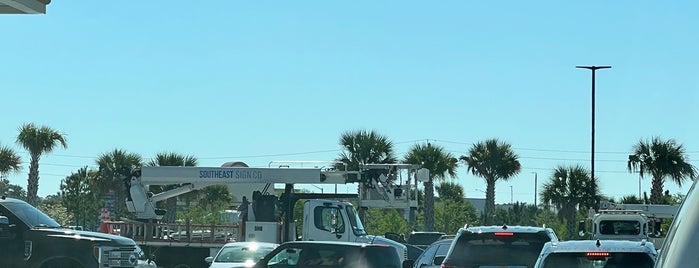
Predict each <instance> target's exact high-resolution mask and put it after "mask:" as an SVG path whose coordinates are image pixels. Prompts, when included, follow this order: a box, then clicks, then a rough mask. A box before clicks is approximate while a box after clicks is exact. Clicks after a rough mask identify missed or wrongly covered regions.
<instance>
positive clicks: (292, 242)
mask: <svg viewBox="0 0 699 268" xmlns="http://www.w3.org/2000/svg"><path fill="white" fill-rule="evenodd" d="M288 244H293V245H337V246H351V247H389V248H390V246H387V245H380V244H366V243H357V242H340V241H289V242H284V243H283V244H282V245H288Z"/></svg>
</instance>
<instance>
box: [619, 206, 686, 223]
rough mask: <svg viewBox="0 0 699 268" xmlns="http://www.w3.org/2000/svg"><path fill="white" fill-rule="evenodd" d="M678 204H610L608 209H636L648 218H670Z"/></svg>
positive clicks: (672, 216) (675, 212)
mask: <svg viewBox="0 0 699 268" xmlns="http://www.w3.org/2000/svg"><path fill="white" fill-rule="evenodd" d="M679 208H680V206H679V205H646V204H610V206H609V208H608V209H613V210H637V211H641V212H642V213H643V214H645V215H646V216H647V217H649V218H659V219H671V218H674V217H675V215H677V211H678V210H679Z"/></svg>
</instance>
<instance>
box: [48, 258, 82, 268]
mask: <svg viewBox="0 0 699 268" xmlns="http://www.w3.org/2000/svg"><path fill="white" fill-rule="evenodd" d="M41 268H85V267H84V266H82V265H81V264H80V263H78V262H76V261H74V260H70V259H58V260H51V261H49V262H47V263H44V264H43V265H41Z"/></svg>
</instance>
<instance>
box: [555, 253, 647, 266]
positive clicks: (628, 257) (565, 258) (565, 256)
mask: <svg viewBox="0 0 699 268" xmlns="http://www.w3.org/2000/svg"><path fill="white" fill-rule="evenodd" d="M587 267H604V268H652V267H653V260H652V259H651V258H650V257H649V256H648V255H647V254H644V253H622V252H619V253H610V254H609V256H601V257H588V256H587V253H554V254H551V255H549V256H548V257H547V258H546V259H545V260H544V268H587Z"/></svg>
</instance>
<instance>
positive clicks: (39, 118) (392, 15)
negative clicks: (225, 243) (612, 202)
mask: <svg viewBox="0 0 699 268" xmlns="http://www.w3.org/2000/svg"><path fill="white" fill-rule="evenodd" d="M135 3H136V2H127V3H124V2H115V1H111V2H110V1H84V0H75V1H54V2H52V3H51V4H50V5H49V6H48V9H47V14H45V15H2V16H1V17H0V27H1V28H2V38H3V40H2V42H0V51H2V57H1V58H2V61H1V62H2V64H0V74H2V75H1V77H2V79H1V80H0V81H2V86H0V88H1V89H2V91H1V92H2V95H1V96H2V97H0V98H2V107H3V111H4V113H3V116H1V117H0V144H2V145H10V146H12V147H13V148H15V149H16V150H17V151H18V152H20V154H21V156H22V157H23V160H24V162H25V163H24V165H23V166H24V169H23V171H22V172H21V173H20V174H13V175H10V176H9V177H8V178H9V179H10V181H11V182H12V183H14V184H19V185H21V186H23V187H26V177H27V172H28V162H29V157H28V155H27V153H26V152H25V151H24V150H23V149H22V148H20V147H19V146H18V145H16V144H15V139H16V136H17V133H18V130H17V129H18V128H19V126H21V125H22V124H23V123H25V122H34V123H36V124H41V125H48V126H50V127H52V128H55V129H58V130H60V131H62V132H64V133H65V134H66V136H67V138H68V144H69V145H68V149H65V150H64V149H57V150H56V151H55V152H54V153H52V154H49V155H47V156H45V157H44V158H42V159H41V162H40V163H41V165H40V174H41V180H40V184H39V195H40V196H46V195H49V194H55V193H56V192H58V190H59V188H58V187H59V184H60V180H61V179H63V178H64V177H65V176H67V175H69V174H70V173H71V172H73V171H75V170H77V169H78V168H80V167H83V166H86V165H87V166H91V167H93V166H95V163H94V162H95V158H96V157H97V156H98V155H99V154H101V153H105V152H108V151H110V150H113V149H115V148H119V149H124V150H127V151H129V152H134V153H139V154H141V155H143V157H144V158H146V159H148V158H150V157H153V156H154V155H155V154H156V153H158V152H163V151H174V152H178V153H182V154H191V155H194V156H196V157H198V158H199V159H200V164H201V165H202V166H220V165H221V164H222V163H223V162H227V161H244V162H246V163H248V164H249V165H250V166H256V167H265V166H267V165H268V163H269V162H270V161H275V160H332V159H334V158H335V157H336V156H337V155H338V153H339V152H340V146H339V145H338V140H339V137H340V135H341V134H342V133H343V132H344V131H347V130H356V129H375V130H377V131H378V132H379V133H381V134H383V135H386V136H388V137H389V138H390V139H391V140H393V141H394V142H395V145H396V150H397V152H398V154H399V156H402V155H403V154H404V153H405V152H407V151H408V149H409V147H410V146H412V145H413V144H415V143H418V142H425V141H428V140H429V141H430V142H432V143H433V144H438V145H441V146H444V147H445V148H446V149H447V150H448V151H449V152H451V153H452V154H454V155H455V156H460V155H463V154H465V153H466V151H467V150H468V148H469V147H470V146H471V144H473V143H474V142H477V141H481V140H484V139H488V138H494V137H496V138H500V139H503V140H505V141H507V142H509V143H511V144H512V146H513V147H514V148H515V150H516V152H517V153H518V154H519V156H520V161H521V163H522V171H521V173H520V174H519V175H517V176H515V177H513V178H512V179H511V180H510V181H505V182H499V183H498V184H497V186H496V201H497V202H498V203H503V202H509V201H510V197H511V196H510V194H511V193H512V198H513V199H514V200H515V201H524V202H529V203H531V202H533V199H534V182H533V179H534V174H533V172H537V174H538V177H539V186H541V184H542V183H543V182H544V181H545V180H547V179H548V177H549V176H550V175H551V170H552V169H553V168H554V167H556V166H557V165H561V164H563V165H573V164H581V165H583V166H586V167H589V158H590V156H589V155H590V153H589V152H590V119H591V114H590V113H591V107H590V106H591V92H590V73H589V71H585V70H580V69H575V66H576V65H612V66H613V68H612V69H611V70H602V71H599V72H598V75H597V94H596V106H597V109H596V122H597V124H596V151H597V152H598V154H596V160H597V161H596V165H595V170H596V175H597V176H598V177H599V178H600V179H601V186H602V191H603V193H604V194H606V195H609V196H613V197H617V198H619V197H621V196H623V195H629V194H638V177H637V175H635V174H629V173H628V172H627V171H626V169H625V168H626V159H627V157H628V154H629V153H630V152H631V147H632V145H633V144H634V143H635V142H637V141H638V140H639V139H642V138H651V137H653V136H656V135H658V136H661V137H663V138H674V139H676V140H677V141H679V142H680V143H682V144H684V145H685V146H686V148H687V151H688V154H689V157H690V159H691V161H692V163H694V164H695V165H696V164H699V161H697V160H699V137H697V135H696V133H697V130H698V129H697V124H696V122H697V119H699V112H698V110H697V109H696V108H695V107H696V105H695V103H696V102H697V100H699V93H698V92H699V76H697V75H696V73H697V68H698V67H699V52H698V50H697V49H696V48H697V47H699V35H697V34H696V29H697V27H698V26H699V19H697V17H696V16H695V13H696V12H695V11H696V10H699V6H698V4H696V3H693V2H692V1H673V2H657V1H611V2H610V1H537V2H535V3H532V2H531V1H529V2H522V1H511V2H507V1H503V2H498V3H493V2H479V1H439V2H430V3H427V2H423V1H380V2H378V3H377V1H351V2H338V1H287V2H269V1H254V2H243V1H206V4H196V3H191V2H172V1H169V2H165V1H139V2H138V4H135ZM455 181H456V182H458V183H460V184H461V185H463V186H464V189H465V191H466V195H467V196H468V197H483V196H484V194H483V193H482V192H481V191H482V190H484V189H485V184H484V182H483V180H482V179H481V178H478V177H474V176H472V175H470V174H468V173H467V172H466V169H465V168H463V167H462V168H459V170H458V178H456V179H455ZM641 184H642V188H643V190H644V191H649V190H650V179H648V178H646V179H644V180H643V181H642V182H641ZM510 186H512V188H510ZM327 189H328V190H326V192H327V191H330V187H328V188H327ZM338 189H339V190H340V191H347V190H352V189H356V188H353V187H349V186H340V187H338ZM666 189H669V190H670V191H671V192H673V193H680V192H681V193H684V192H685V191H686V190H687V189H688V186H687V185H685V186H684V187H678V186H676V185H675V184H673V183H670V182H668V183H667V184H666ZM310 190H317V189H314V188H312V187H311V188H310ZM510 190H512V191H510Z"/></svg>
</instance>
